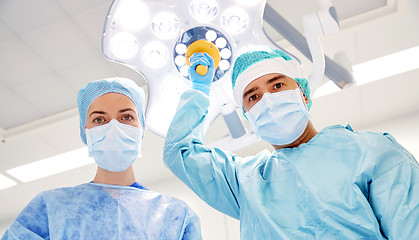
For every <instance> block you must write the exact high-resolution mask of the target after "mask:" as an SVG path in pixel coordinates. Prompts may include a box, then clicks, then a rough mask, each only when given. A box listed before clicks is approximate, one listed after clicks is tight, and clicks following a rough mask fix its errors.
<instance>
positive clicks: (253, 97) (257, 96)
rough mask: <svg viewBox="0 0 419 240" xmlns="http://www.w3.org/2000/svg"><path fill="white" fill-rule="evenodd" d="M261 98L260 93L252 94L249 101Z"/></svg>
mask: <svg viewBox="0 0 419 240" xmlns="http://www.w3.org/2000/svg"><path fill="white" fill-rule="evenodd" d="M258 98H259V95H257V94H254V95H252V96H250V97H249V102H251V101H255V100H256V99H258Z"/></svg>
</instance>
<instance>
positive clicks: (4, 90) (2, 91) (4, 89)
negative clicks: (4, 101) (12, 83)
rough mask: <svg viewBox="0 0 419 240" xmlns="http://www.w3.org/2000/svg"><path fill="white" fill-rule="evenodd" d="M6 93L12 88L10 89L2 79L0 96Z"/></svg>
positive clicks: (0, 81)
mask: <svg viewBox="0 0 419 240" xmlns="http://www.w3.org/2000/svg"><path fill="white" fill-rule="evenodd" d="M6 91H10V88H8V87H7V86H6V85H5V84H4V83H3V81H2V80H1V79H0V94H2V93H4V92H6Z"/></svg>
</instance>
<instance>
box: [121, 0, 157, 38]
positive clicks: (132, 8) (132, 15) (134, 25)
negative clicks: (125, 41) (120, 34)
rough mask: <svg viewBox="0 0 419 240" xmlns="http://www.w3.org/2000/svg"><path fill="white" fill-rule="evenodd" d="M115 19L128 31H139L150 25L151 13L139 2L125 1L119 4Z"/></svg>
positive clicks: (136, 0)
mask: <svg viewBox="0 0 419 240" xmlns="http://www.w3.org/2000/svg"><path fill="white" fill-rule="evenodd" d="M115 18H116V20H117V21H118V23H120V24H121V27H123V28H124V29H126V30H131V31H139V30H141V29H143V28H144V27H145V26H147V25H148V21H149V19H150V11H149V9H148V7H147V5H146V4H145V3H143V2H141V1H139V0H124V1H121V4H119V6H118V8H117V11H116V13H115Z"/></svg>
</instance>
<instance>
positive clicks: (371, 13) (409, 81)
mask: <svg viewBox="0 0 419 240" xmlns="http://www.w3.org/2000/svg"><path fill="white" fill-rule="evenodd" d="M332 2H333V3H334V4H335V7H336V9H337V12H338V16H340V20H341V31H340V32H339V33H338V34H336V35H332V36H328V37H326V38H325V39H324V40H323V46H324V51H325V53H326V55H327V56H329V57H330V58H333V59H334V58H335V55H336V53H338V52H342V51H344V52H345V53H346V55H347V57H348V59H349V60H350V62H351V63H352V64H358V63H362V62H366V61H369V60H372V59H375V58H378V57H382V56H385V55H388V54H392V53H395V52H398V51H401V50H405V49H409V48H412V47H416V46H418V45H419V30H418V28H417V27H416V26H415V24H416V23H418V22H419V15H418V14H417V13H418V12H419V1H417V0H387V1H380V0H352V1H345V0H336V1H332ZM111 3H112V1H111V0H36V1H33V0H0V174H2V175H4V176H7V177H9V178H11V179H13V180H14V181H16V182H17V185H16V186H14V187H11V188H8V189H5V190H0V226H1V224H3V223H5V224H6V223H9V222H10V221H11V219H13V218H14V217H15V216H16V214H17V213H18V212H19V211H20V210H21V209H22V207H23V206H25V205H26V204H27V202H28V201H29V200H30V199H32V198H33V197H34V195H36V194H37V193H39V192H40V191H42V190H45V189H49V188H53V187H60V186H73V185H77V184H79V183H82V182H86V181H89V180H91V178H92V176H93V174H94V171H95V166H94V164H91V165H88V166H85V167H81V168H78V169H73V170H70V171H66V172H63V173H60V174H55V175H53V176H49V177H45V178H42V179H39V180H36V181H31V182H27V183H24V182H22V181H19V180H17V179H15V178H13V177H12V176H10V175H9V174H8V173H7V170H9V169H11V168H15V167H18V166H21V165H23V164H27V163H31V162H34V161H38V160H41V159H44V158H47V157H51V156H54V155H57V154H59V153H63V152H67V151H71V150H74V149H77V148H80V147H82V146H83V144H82V143H81V141H80V138H79V136H78V134H79V133H78V115H77V114H78V113H77V109H76V96H77V91H78V90H79V89H80V88H81V87H83V86H84V85H86V84H87V82H89V81H92V80H95V79H102V78H107V77H114V76H121V77H127V78H131V79H133V80H134V81H136V82H137V83H138V84H139V85H141V86H142V87H144V88H145V90H147V86H146V82H145V81H144V79H143V78H142V77H141V76H140V74H138V73H136V72H134V71H133V70H131V69H129V68H127V67H125V66H122V65H120V64H116V63H113V62H109V61H107V60H106V59H105V58H104V57H103V54H102V52H101V37H102V29H103V24H104V19H105V16H106V14H107V11H108V9H109V7H110V5H111ZM268 4H269V5H270V6H272V7H273V8H274V9H275V10H276V11H277V12H278V13H279V14H280V15H281V16H283V17H284V18H285V19H287V21H289V22H290V23H291V24H292V25H293V26H294V27H295V28H296V29H298V30H299V31H300V32H302V20H301V17H302V16H303V15H305V14H309V13H313V12H315V11H317V10H318V9H317V5H316V1H313V0H288V1H286V0H268ZM265 30H266V33H267V34H268V35H269V36H270V37H271V38H272V40H274V41H275V42H276V43H277V44H279V45H280V46H281V47H283V48H285V49H287V50H288V51H291V52H292V53H293V54H295V55H296V56H298V57H299V58H300V60H301V61H302V62H303V66H304V69H305V72H307V73H310V67H311V66H310V62H309V61H308V59H306V58H305V57H304V56H303V55H302V54H301V53H299V52H298V51H297V50H296V48H295V46H293V45H292V44H290V43H289V42H288V41H287V40H286V39H284V37H283V36H281V35H279V34H278V33H277V32H276V31H275V30H274V29H273V28H272V27H270V26H269V25H267V24H265ZM417 79H419V69H416V70H413V71H410V72H407V73H403V74H400V75H397V76H394V77H392V78H387V79H382V80H379V81H376V82H372V83H369V84H365V85H362V86H352V87H349V88H348V89H345V90H344V91H341V92H338V93H334V94H330V95H327V96H323V97H318V98H315V99H314V104H313V108H312V110H311V113H312V115H313V120H314V122H315V125H316V126H317V127H318V128H319V129H321V128H322V127H324V126H327V125H330V124H336V123H341V124H345V123H351V125H352V127H354V129H366V128H367V129H371V128H373V129H378V128H379V126H384V127H385V128H388V126H389V125H385V124H383V123H382V121H387V122H386V123H394V124H397V127H395V128H393V130H395V131H396V132H399V133H400V134H401V135H400V136H403V135H404V134H407V136H409V137H408V138H406V139H402V143H403V145H405V144H406V147H409V149H413V150H415V149H417V150H418V151H417V152H416V155H415V156H416V157H417V156H418V155H419V145H417V141H416V142H415V140H416V139H417V136H418V135H419V131H418V128H417V127H416V128H415V129H410V128H408V129H403V128H402V127H403V125H408V126H417V124H414V123H415V121H413V122H412V120H406V121H402V120H397V121H395V120H393V119H395V118H397V119H399V118H403V116H410V115H412V114H414V116H416V118H414V119H415V120H416V119H418V118H419V104H418V101H417V89H418V88H419V81H417ZM409 119H410V118H409ZM416 122H417V121H416ZM378 123H380V124H378ZM213 129H215V130H214V131H210V132H209V133H208V139H209V141H211V140H215V139H217V138H220V137H223V136H225V134H227V133H228V131H227V129H226V127H225V126H224V125H223V122H222V121H218V120H217V121H215V122H214V126H213ZM412 132H413V133H417V134H416V135H415V136H416V139H413V137H411V136H412V135H411V133H412ZM409 134H410V135H409ZM145 137H146V138H145V141H144V145H143V158H142V159H141V160H140V161H138V162H139V163H138V162H137V163H136V164H137V165H135V171H136V175H137V176H139V178H140V179H141V182H142V183H144V184H146V185H147V184H150V183H152V182H156V181H160V180H162V179H168V178H171V177H173V176H172V175H171V173H170V172H169V171H168V170H167V169H166V168H165V167H164V165H163V163H162V161H161V154H162V153H161V151H162V146H163V139H162V138H160V137H158V136H156V135H153V134H152V133H150V132H146V136H145ZM409 144H410V145H409ZM415 144H416V145H415ZM415 146H416V147H415ZM263 148H269V146H267V145H266V144H259V143H257V144H255V145H253V146H252V147H248V148H246V149H241V150H240V151H237V153H238V154H239V155H243V156H245V155H248V154H254V153H255V152H257V151H259V150H260V149H263ZM413 150H410V151H413ZM414 154H415V153H414ZM144 166H146V167H144ZM0 230H1V229H0ZM0 234H1V232H0Z"/></svg>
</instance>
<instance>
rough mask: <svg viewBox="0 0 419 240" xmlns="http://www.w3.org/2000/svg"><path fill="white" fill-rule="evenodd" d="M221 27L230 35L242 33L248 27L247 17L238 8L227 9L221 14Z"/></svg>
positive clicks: (244, 12)
mask: <svg viewBox="0 0 419 240" xmlns="http://www.w3.org/2000/svg"><path fill="white" fill-rule="evenodd" d="M221 25H222V26H223V28H224V29H225V30H226V31H227V32H228V33H230V34H239V33H242V32H244V31H245V30H246V29H247V27H248V25H249V15H247V13H246V11H245V10H243V8H240V7H230V8H227V9H226V10H225V11H224V12H223V14H222V17H221Z"/></svg>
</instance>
